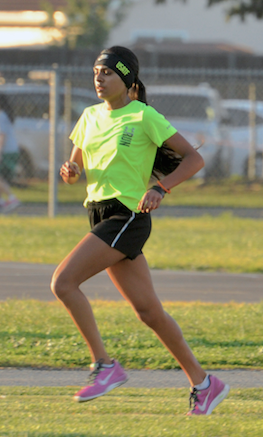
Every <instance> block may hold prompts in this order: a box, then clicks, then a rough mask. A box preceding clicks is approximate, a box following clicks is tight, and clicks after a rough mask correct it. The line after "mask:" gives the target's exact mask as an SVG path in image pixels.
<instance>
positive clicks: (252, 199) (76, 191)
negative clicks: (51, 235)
mask: <svg viewBox="0 0 263 437" xmlns="http://www.w3.org/2000/svg"><path fill="white" fill-rule="evenodd" d="M14 192H15V193H16V195H17V196H18V198H19V199H20V200H21V201H22V202H33V203H47V200H48V185H47V182H40V181H37V180H36V181H34V180H33V181H31V183H30V185H29V186H28V187H27V188H24V189H23V188H14ZM85 195H86V190H85V181H83V180H81V181H80V182H78V183H77V184H75V185H74V186H70V185H67V184H64V183H62V182H60V183H59V184H58V200H59V202H62V203H73V204H74V203H78V204H81V203H82V202H83V200H84V198H85ZM162 204H163V205H190V206H192V205H196V206H224V207H231V208H237V207H243V208H263V184H262V182H254V183H247V182H246V181H244V180H242V179H230V180H224V181H219V182H218V183H209V184H204V182H203V180H202V179H191V180H189V181H185V182H184V183H183V184H181V185H179V186H178V187H176V188H175V189H173V191H172V193H171V194H170V195H169V196H168V195H166V196H165V198H164V200H163V201H162Z"/></svg>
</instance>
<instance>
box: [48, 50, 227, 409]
mask: <svg viewBox="0 0 263 437" xmlns="http://www.w3.org/2000/svg"><path fill="white" fill-rule="evenodd" d="M138 74H139V65H138V60H137V57H136V56H135V55H134V53H133V52H131V51H130V50H129V49H127V48H124V47H120V46H115V47H112V48H110V49H106V50H104V51H103V52H101V54H100V55H99V56H98V58H97V60H96V61H95V64H94V84H95V89H96V92H97V95H98V97H99V98H100V99H101V100H103V102H102V103H99V104H97V105H95V106H91V107H89V108H86V109H85V110H84V112H83V114H82V116H81V118H80V119H79V121H78V122H77V124H76V126H75V128H74V130H73V132H72V134H71V136H70V138H71V140H72V142H73V149H72V153H71V157H70V160H69V161H67V162H66V163H65V164H64V165H63V166H62V167H61V171H60V174H61V176H62V178H63V180H64V182H66V183H69V184H73V183H75V182H76V181H77V180H78V179H79V176H80V174H81V171H82V169H83V168H84V169H85V172H86V177H87V198H86V200H85V202H84V206H86V207H87V209H88V215H89V219H90V224H91V232H89V233H88V234H87V235H86V236H85V237H84V238H83V239H82V241H80V243H79V244H78V245H77V246H76V247H75V249H73V251H72V252H71V253H70V254H69V255H68V256H67V257H66V258H65V259H64V260H63V261H62V262H61V264H60V265H59V266H58V267H57V269H56V271H55V273H54V275H53V279H52V284H51V288H52V291H53V293H54V294H55V295H56V296H57V298H58V299H59V300H60V301H61V302H62V303H63V305H64V306H65V308H66V309H67V311H68V312H69V314H70V315H71V317H72V319H73V321H74V322H75V324H76V326H77V328H78V329H79V331H80V333H81V334H82V336H83V337H84V339H85V341H86V343H87V345H88V348H89V351H90V354H91V357H92V365H91V369H92V370H93V371H92V373H91V376H90V381H89V383H88V385H87V386H86V387H84V388H83V389H81V390H80V391H79V392H78V393H76V395H75V396H74V399H75V400H76V401H78V402H84V401H88V400H91V399H94V398H96V397H99V396H102V395H104V394H105V393H107V392H109V391H110V390H112V389H113V388H115V387H118V386H119V385H121V384H123V383H125V382H126V381H127V375H126V373H125V371H124V369H123V368H122V367H121V365H120V364H119V363H118V362H117V361H116V360H114V359H111V357H109V355H108V353H107V351H106V349H105V347H104V344H103V341H102V339H101V337H100V334H99V331H98V327H97V324H96V321H95V319H94V315H93V312H92V308H91V306H90V304H89V302H88V300H87V299H86V297H85V296H84V294H83V293H82V292H81V290H80V289H79V286H80V284H81V283H83V282H84V281H86V280H87V279H89V278H90V277H92V276H93V275H96V274H97V273H99V272H101V271H102V270H104V269H106V271H107V273H108V275H109V277H110V278H111V280H112V281H113V283H114V284H115V285H116V287H117V288H118V290H119V291H120V293H121V294H122V295H123V297H124V298H125V299H126V300H127V301H128V302H129V303H130V304H131V306H132V308H133V309H134V311H135V313H136V315H137V316H138V318H139V319H140V320H141V321H142V322H144V323H145V324H146V325H147V326H149V327H150V328H151V329H152V330H153V331H154V332H155V334H156V335H157V337H158V338H159V339H160V341H161V342H162V343H163V344H164V346H165V347H166V348H167V349H168V350H169V351H170V353H171V354H172V355H173V356H174V358H175V359H176V360H177V361H178V363H179V364H180V366H181V368H182V369H183V370H184V372H185V374H186V376H187V378H188V380H189V383H190V385H191V393H190V404H191V410H190V411H189V413H188V414H189V415H193V414H194V415H198V414H210V413H211V412H212V410H213V409H214V408H215V407H216V405H218V404H219V402H221V401H222V400H223V399H224V398H225V397H226V396H227V394H228V391H229V387H228V385H226V384H224V383H223V382H222V381H220V380H219V379H218V378H216V377H214V376H211V375H207V374H206V372H205V371H204V370H203V369H202V368H201V366H200V364H199V363H198V361H197V360H196V358H195V357H194V355H193V353H192V352H191V350H190V348H189V346H188V344H187V343H186V341H185V339H184V337H183V335H182V332H181V329H180V327H179V326H178V325H177V323H176V322H175V320H173V319H172V318H171V317H170V315H169V314H167V313H166V312H165V311H164V309H163V307H162V305H161V302H160V300H159V299H158V297H157V295H156V293H155V291H154V288H153V284H152V281H151V277H150V272H149V268H148V265H147V262H146V260H145V257H144V255H143V253H142V248H143V245H144V244H145V242H146V240H147V239H148V237H149V235H150V231H151V216H150V212H151V211H152V210H154V209H156V208H158V207H159V205H160V203H161V201H162V199H163V197H164V195H166V194H168V195H169V193H170V191H171V189H172V188H174V187H176V186H177V185H178V184H180V183H182V182H183V181H185V180H186V179H189V178H190V177H192V176H193V175H194V174H195V173H197V172H198V171H199V170H200V169H201V168H202V167H203V165H204V163H203V159H202V157H201V156H200V155H199V153H198V152H197V151H196V150H195V149H194V148H193V147H192V146H191V145H190V144H189V143H188V142H187V141H186V140H185V139H184V138H183V137H182V136H181V135H180V134H179V132H177V131H176V129H175V128H174V127H172V126H171V124H170V123H169V122H168V121H167V120H166V119H165V118H164V117H163V116H162V115H161V114H159V113H158V112H156V111H155V110H154V109H153V108H152V107H151V106H148V105H147V103H146V91H145V87H144V85H143V83H142V82H141V80H140V79H139V77H138ZM152 173H153V174H155V175H158V176H159V177H160V178H162V179H161V181H160V180H157V183H156V184H155V185H153V186H152V187H151V188H150V189H148V183H149V180H150V177H151V174H152Z"/></svg>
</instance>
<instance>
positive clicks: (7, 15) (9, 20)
mask: <svg viewBox="0 0 263 437" xmlns="http://www.w3.org/2000/svg"><path fill="white" fill-rule="evenodd" d="M50 3H52V5H53V7H54V11H55V12H54V21H55V23H56V26H55V27H53V26H52V25H51V24H50V25H49V23H48V14H47V13H46V12H44V11H43V10H42V7H41V0H1V1H0V49H8V48H18V47H21V48H32V47H37V48H43V47H46V46H48V45H50V44H53V43H55V44H58V45H60V44H63V40H64V34H63V32H62V30H60V27H62V26H63V24H64V20H65V16H64V14H63V13H62V12H61V11H59V9H60V8H61V7H63V6H64V5H65V0H50ZM43 26H44V27H43Z"/></svg>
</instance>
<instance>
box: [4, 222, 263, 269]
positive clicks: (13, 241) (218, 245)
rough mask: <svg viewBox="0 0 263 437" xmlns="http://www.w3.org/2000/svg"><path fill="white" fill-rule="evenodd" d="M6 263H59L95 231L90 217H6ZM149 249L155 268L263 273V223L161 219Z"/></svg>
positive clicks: (154, 231) (150, 262)
mask: <svg viewBox="0 0 263 437" xmlns="http://www.w3.org/2000/svg"><path fill="white" fill-rule="evenodd" d="M0 227H1V233H0V261H20V262H30V263H48V264H58V263H59V262H60V261H61V260H62V259H63V258H64V257H65V256H66V255H67V254H68V252H69V251H70V250H71V249H73V247H74V246H75V245H76V244H77V243H78V242H79V241H80V240H81V239H82V238H83V237H84V235H85V234H86V233H87V232H88V231H89V224H88V219H87V218H86V217H84V216H81V217H77V216H64V217H61V216H60V217H56V218H54V219H48V218H46V217H20V216H4V217H3V216H2V217H0ZM144 253H145V255H146V258H147V260H148V263H149V265H150V267H151V268H160V269H171V270H203V271H226V272H257V273H262V272H263V264H262V259H263V221H262V220H253V219H242V218H237V217H232V216H231V215H230V214H224V215H221V216H219V217H210V216H203V217H197V218H155V219H153V232H152V235H151V237H150V239H149V240H148V241H147V243H146V245H145V248H144Z"/></svg>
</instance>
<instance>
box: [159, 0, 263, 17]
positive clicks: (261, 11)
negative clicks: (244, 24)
mask: <svg viewBox="0 0 263 437" xmlns="http://www.w3.org/2000/svg"><path fill="white" fill-rule="evenodd" d="M154 1H155V3H166V0H154ZM177 1H178V0H177ZM179 1H181V2H184V3H186V2H187V0H179ZM223 2H224V4H227V11H226V13H227V18H230V17H233V16H238V17H240V19H241V20H242V21H244V20H245V18H246V17H247V16H248V15H252V16H255V17H256V18H258V19H262V18H263V0H207V6H208V7H211V6H214V5H216V4H218V3H223Z"/></svg>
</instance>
